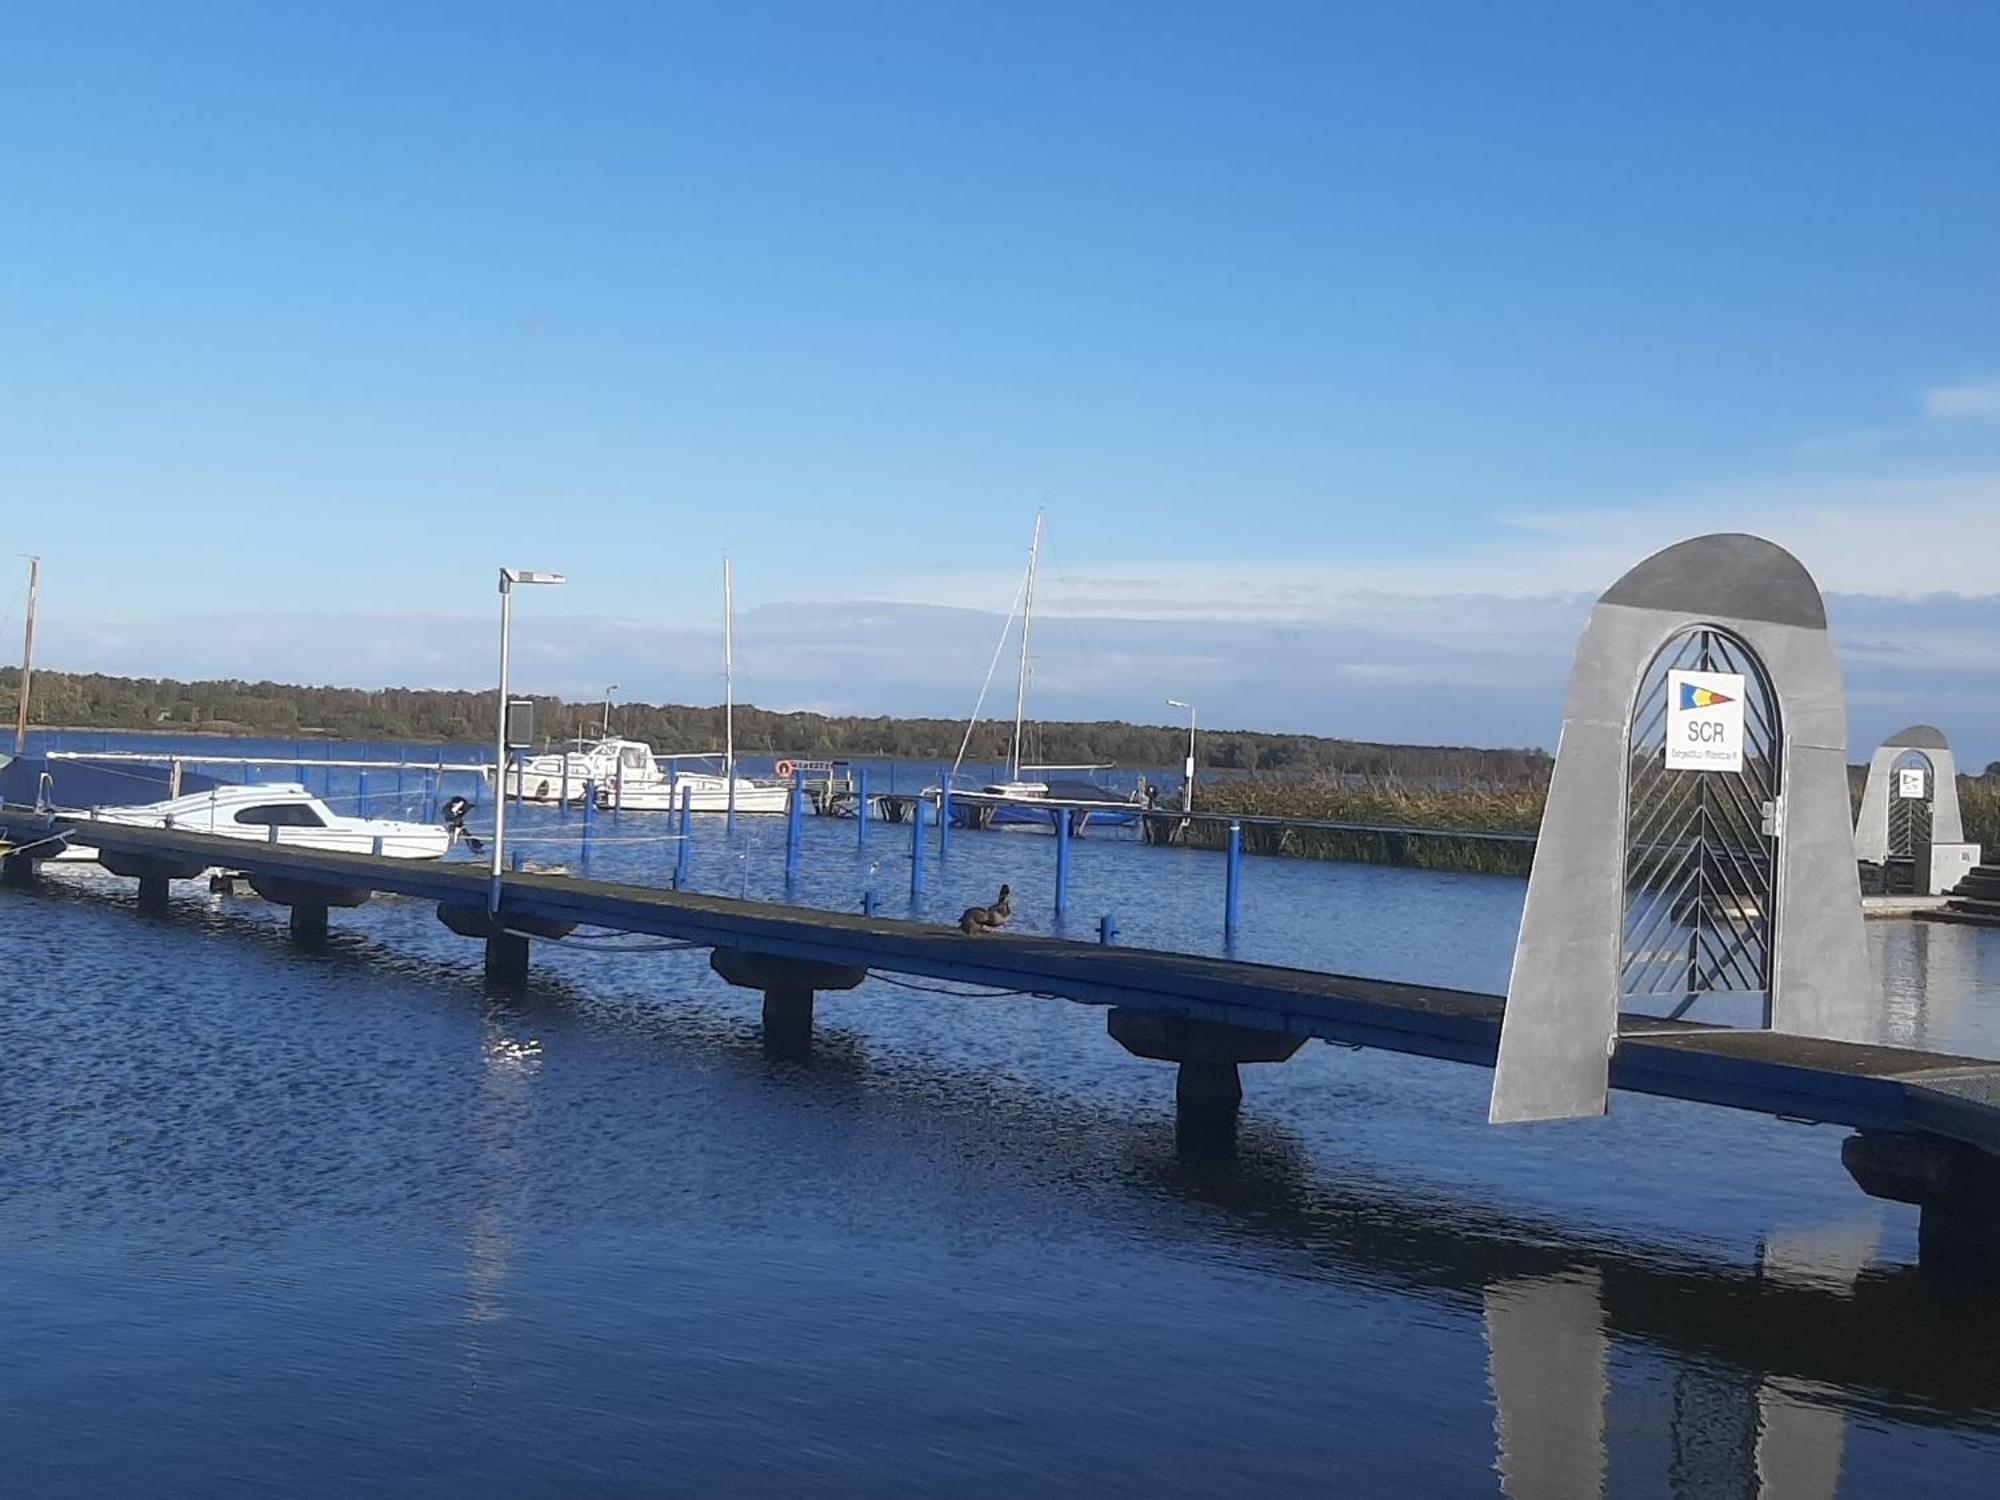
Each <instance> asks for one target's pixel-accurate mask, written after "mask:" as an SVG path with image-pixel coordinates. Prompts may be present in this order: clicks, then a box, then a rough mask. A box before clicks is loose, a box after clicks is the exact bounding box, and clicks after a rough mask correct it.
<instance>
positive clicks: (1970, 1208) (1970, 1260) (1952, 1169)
mask: <svg viewBox="0 0 2000 1500" xmlns="http://www.w3.org/2000/svg"><path fill="white" fill-rule="evenodd" d="M1840 1164H1841V1165H1842V1166H1844V1167H1846V1168H1847V1175H1848V1176H1850V1177H1852V1178H1853V1179H1854V1182H1855V1185H1856V1186H1857V1187H1859V1188H1860V1189H1861V1191H1862V1192H1864V1193H1866V1194H1868V1196H1869V1197H1871V1198H1885V1199H1887V1200H1889V1201H1890V1202H1892V1203H1910V1204H1914V1205H1915V1206H1916V1208H1917V1212H1918V1218H1917V1257H1918V1260H1919V1261H1920V1262H1921V1264H1922V1265H1923V1266H1924V1268H1925V1269H1926V1270H1939V1271H1949V1272H1966V1273H1972V1274H1976V1275H1979V1276H1982V1277H1985V1278H1991V1277H1992V1276H1993V1275H1994V1274H1995V1273H1996V1272H2000V1161H1996V1160H1995V1159H1994V1158H1993V1157H1992V1156H1991V1155H1989V1154H1988V1153H1986V1152H1984V1151H1981V1150H1979V1149H1977V1148H1976V1147H1972V1146H1966V1145H1961V1144H1960V1143H1958V1142H1957V1141H1950V1140H1945V1139H1943V1138H1941V1137H1939V1136H1933V1135H1892V1134H1889V1133H1887V1132H1882V1131H1872V1130H1864V1131H1861V1132H1859V1133H1858V1134H1855V1135H1851V1136H1849V1137H1848V1138H1847V1139H1846V1140H1845V1141H1843V1142H1841V1146H1840Z"/></svg>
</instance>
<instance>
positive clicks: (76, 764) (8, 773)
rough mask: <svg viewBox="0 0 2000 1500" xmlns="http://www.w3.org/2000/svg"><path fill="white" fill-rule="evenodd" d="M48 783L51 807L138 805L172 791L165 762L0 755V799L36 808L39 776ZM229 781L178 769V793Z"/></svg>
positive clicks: (40, 794)
mask: <svg viewBox="0 0 2000 1500" xmlns="http://www.w3.org/2000/svg"><path fill="white" fill-rule="evenodd" d="M44 776H47V777H48V778H49V782H50V788H49V790H48V791H47V793H46V796H45V800H46V801H47V802H48V803H49V804H50V805H52V806H55V807H69V808H84V807H142V806H144V805H145V804H146V803H148V802H164V801H166V800H167V798H168V797H170V796H171V795H173V784H172V780H171V776H170V773H169V772H168V770H167V768H166V767H165V766H144V765H136V764H134V763H132V762H129V761H126V762H121V763H119V764H117V765H95V764H92V763H91V762H90V761H87V760H48V759H46V758H45V757H42V756H39V755H0V802H4V803H7V804H9V805H11V806H16V807H34V806H37V805H38V799H43V798H44V793H43V792H42V777H44ZM228 784H229V783H227V782H223V781H219V780H217V779H216V778H215V777H213V776H203V775H201V774H200V773H199V772H196V771H187V770H183V771H182V772H181V795H182V796H186V795H187V794H188V793H189V792H212V791H214V790H215V789H216V788H217V787H219V786H226V785H228Z"/></svg>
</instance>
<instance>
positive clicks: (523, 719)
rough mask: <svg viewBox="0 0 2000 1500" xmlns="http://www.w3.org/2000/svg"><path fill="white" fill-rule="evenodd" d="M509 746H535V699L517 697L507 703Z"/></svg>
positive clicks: (530, 748)
mask: <svg viewBox="0 0 2000 1500" xmlns="http://www.w3.org/2000/svg"><path fill="white" fill-rule="evenodd" d="M507 748H508V749H509V750H532V749H534V748H535V700H534V699H532V698H515V699H513V700H512V701H510V702H509V703H508V705H507Z"/></svg>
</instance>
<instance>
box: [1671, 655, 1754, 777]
mask: <svg viewBox="0 0 2000 1500" xmlns="http://www.w3.org/2000/svg"><path fill="white" fill-rule="evenodd" d="M1667 769H1668V770H1669V771H1740V770H1742V769H1743V679H1742V678H1741V677H1740V676H1738V675H1737V674H1736V673H1734V672H1669V673H1667Z"/></svg>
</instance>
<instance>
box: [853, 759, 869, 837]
mask: <svg viewBox="0 0 2000 1500" xmlns="http://www.w3.org/2000/svg"><path fill="white" fill-rule="evenodd" d="M854 792H855V795H856V796H857V797H858V798H859V799H860V800H859V801H858V802H856V803H855V806H854V842H855V843H857V844H866V843H867V842H868V768H867V767H866V766H862V767H859V768H858V769H857V770H856V771H855V773H854Z"/></svg>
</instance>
